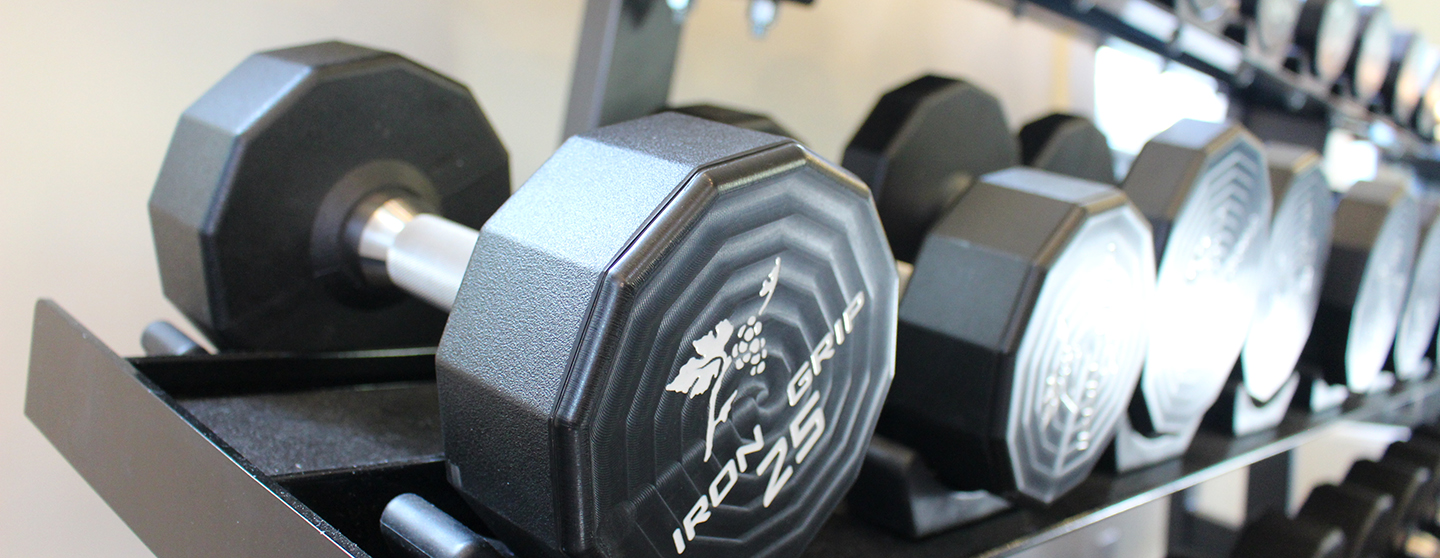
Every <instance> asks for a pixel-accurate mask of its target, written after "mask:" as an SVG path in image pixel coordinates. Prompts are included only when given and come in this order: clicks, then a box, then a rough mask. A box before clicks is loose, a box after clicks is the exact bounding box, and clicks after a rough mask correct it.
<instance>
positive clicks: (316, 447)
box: [26, 0, 1440, 558]
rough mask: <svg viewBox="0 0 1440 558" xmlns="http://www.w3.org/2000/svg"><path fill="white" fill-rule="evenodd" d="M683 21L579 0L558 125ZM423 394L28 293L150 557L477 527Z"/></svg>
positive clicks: (1261, 456)
mask: <svg viewBox="0 0 1440 558" xmlns="http://www.w3.org/2000/svg"><path fill="white" fill-rule="evenodd" d="M990 1H992V2H996V3H1000V4H1002V5H1006V6H1009V7H1012V8H1014V9H1015V10H1016V12H1017V14H1019V13H1025V14H1033V15H1035V16H1036V17H1037V18H1038V19H1041V20H1043V21H1047V22H1054V23H1055V24H1056V25H1060V26H1065V27H1067V28H1080V29H1088V30H1090V31H1093V32H1095V33H1098V34H1110V35H1115V36H1118V37H1121V38H1125V39H1127V40H1131V41H1132V42H1135V43H1137V44H1140V45H1141V46H1143V47H1145V48H1149V49H1151V50H1155V51H1156V52H1161V53H1162V54H1165V55H1167V56H1170V57H1171V58H1172V59H1174V60H1175V61H1177V62H1178V63H1181V64H1185V65H1189V66H1192V67H1196V68H1199V69H1201V70H1202V71H1205V72H1206V73H1209V74H1211V75H1214V76H1217V77H1218V78H1221V83H1223V84H1226V85H1228V86H1230V87H1233V88H1236V90H1237V91H1240V92H1242V93H1243V95H1242V98H1243V100H1244V101H1245V102H1244V103H1242V105H1244V106H1246V107H1248V108H1247V109H1245V113H1246V115H1254V114H1262V113H1263V114H1271V115H1272V116H1273V115H1280V116H1281V117H1283V118H1281V121H1282V123H1283V124H1284V126H1287V127H1290V128H1292V129H1299V130H1318V131H1321V132H1323V131H1324V130H1327V129H1328V128H1329V127H1332V126H1336V125H1339V126H1344V127H1346V128H1349V129H1352V130H1355V131H1357V132H1363V133H1365V134H1368V133H1369V126H1370V125H1371V124H1372V123H1374V122H1381V123H1386V124H1389V125H1390V126H1391V127H1392V128H1395V129H1397V130H1399V128H1398V127H1396V126H1394V124H1393V122H1388V121H1387V120H1385V119H1384V117H1382V116H1378V115H1374V114H1371V113H1369V112H1368V111H1366V110H1364V108H1363V107H1359V106H1358V105H1357V104H1355V103H1352V102H1348V101H1344V100H1343V99H1337V98H1334V97H1333V96H1331V95H1329V93H1328V91H1324V90H1323V88H1319V87H1318V86H1316V85H1315V84H1309V83H1306V82H1305V81H1304V80H1303V79H1302V78H1300V77H1299V76H1295V75H1294V74H1293V73H1289V72H1287V71H1285V70H1283V69H1264V68H1257V67H1253V66H1251V65H1250V64H1249V63H1248V62H1246V61H1245V60H1244V59H1243V54H1240V51H1239V50H1238V47H1237V46H1236V45H1234V43H1233V42H1229V43H1228V44H1227V42H1228V39H1224V38H1221V37H1213V36H1211V37H1210V39H1212V40H1211V41H1205V40H1200V41H1199V42H1198V43H1197V42H1196V41H1195V40H1194V39H1193V38H1192V39H1189V40H1181V37H1183V36H1184V34H1185V33H1191V31H1190V30H1184V31H1181V29H1182V26H1180V25H1179V24H1178V23H1177V24H1176V28H1175V30H1174V31H1171V32H1170V33H1171V34H1172V36H1163V35H1164V33H1157V32H1156V30H1155V29H1144V28H1141V27H1137V26H1135V25H1133V24H1131V23H1128V22H1126V21H1125V20H1123V19H1122V18H1120V17H1118V16H1117V15H1116V13H1117V12H1113V11H1107V10H1108V9H1109V8H1104V9H1102V8H1100V7H1092V8H1089V9H1084V10H1082V9H1079V8H1076V7H1075V5H1076V3H1075V2H1070V1H1068V0H990ZM1128 1H1129V2H1131V3H1134V2H1144V0H1128ZM1122 3H1123V2H1122ZM1111 4H1113V2H1112V3H1111ZM1145 4H1146V5H1148V6H1150V7H1151V8H1155V6H1154V5H1153V4H1149V3H1145ZM1106 5H1107V6H1108V5H1110V4H1106ZM1031 6H1038V7H1040V8H1043V9H1039V10H1031V9H1029V7H1031ZM1155 9H1159V8H1155ZM1161 11H1162V12H1164V10H1163V9H1162V10H1161ZM1167 13H1168V12H1167ZM1057 15H1058V16H1060V17H1055V16H1057ZM1170 17H1171V18H1173V17H1174V16H1173V14H1171V16H1170ZM1077 26H1078V27H1077ZM681 27H682V22H681V21H678V20H676V19H674V18H672V17H671V16H670V14H668V13H667V10H666V9H665V5H664V3H663V2H659V0H639V1H637V0H589V2H588V3H587V9H586V15H585V23H584V28H583V31H582V37H581V44H580V53H579V56H578V57H577V64H576V74H575V80H574V83H573V90H572V96H571V103H570V113H569V115H568V117H567V121H566V134H567V135H569V134H571V133H575V132H578V131H582V130H585V129H589V128H593V127H595V126H598V125H601V124H606V123H611V122H617V121H621V120H625V119H629V118H633V117H637V116H641V115H644V114H648V113H650V112H653V111H654V110H657V109H659V108H661V107H663V106H665V103H666V101H667V97H668V93H669V87H670V80H671V75H672V72H673V67H674V62H675V56H676V52H677V48H678V42H679V36H680V30H681ZM1162 31H1163V29H1162ZM1192 37H1193V36H1192ZM1196 45H1200V46H1198V47H1197V46H1196ZM1206 45H1208V47H1207V46H1206ZM1216 45H1219V46H1218V47H1217V46H1216ZM1207 48H1208V50H1207ZM1217 48H1218V50H1216V49H1217ZM1227 49H1228V50H1227ZM1231 51H1234V52H1233V53H1231ZM1217 53H1218V54H1217ZM1226 53H1231V54H1233V56H1234V57H1237V58H1235V59H1236V60H1238V62H1236V63H1235V64H1234V65H1231V64H1230V63H1229V62H1228V61H1230V60H1232V58H1228V57H1227V56H1231V54H1226ZM1297 99H1298V100H1297ZM1263 111H1268V112H1263ZM1247 120H1248V119H1247ZM1252 125H1253V122H1252ZM1257 129H1258V131H1260V132H1261V135H1272V134H1266V133H1265V132H1266V129H1264V128H1261V127H1257ZM1279 129H1280V128H1279V127H1276V128H1272V129H1271V130H1272V131H1273V130H1279ZM1319 136H1323V133H1322V134H1319ZM1316 137H1318V136H1317V135H1316V134H1310V135H1308V136H1306V137H1305V138H1302V139H1301V140H1299V141H1301V142H1302V143H1313V141H1314V140H1315V138H1316ZM1397 137H1398V138H1399V140H1398V142H1397V144H1395V145H1392V146H1390V147H1389V149H1387V153H1389V154H1390V156H1392V157H1396V158H1409V159H1411V160H1412V161H1417V162H1419V163H1427V162H1429V163H1431V164H1433V161H1434V160H1435V156H1434V155H1433V150H1431V148H1430V147H1429V146H1427V145H1425V144H1424V143H1423V142H1421V141H1419V139H1418V138H1416V137H1414V136H1413V135H1411V134H1409V133H1408V132H1404V131H1403V130H1399V132H1398V134H1397ZM1292 141H1295V140H1294V139H1293V138H1292ZM1397 145H1398V147H1396V146H1397ZM1417 166H1419V165H1417ZM436 399H437V398H436V391H435V375H434V351H433V350H431V349H415V350H385V351H369V352H357V353H344V354H328V355H283V354H274V355H264V354H226V355H216V356H210V355H206V356H188V357H155V358H135V359H125V358H121V357H119V356H118V355H116V354H115V352H114V351H112V350H111V349H110V348H108V347H106V346H105V345H104V344H103V343H101V342H100V341H99V340H98V339H97V338H96V337H95V336H94V335H92V334H91V333H90V332H89V331H87V330H86V329H85V327H84V326H83V325H81V324H80V323H79V322H78V321H76V320H75V319H73V318H72V317H70V316H69V315H68V314H67V313H66V312H65V311H64V310H63V309H61V308H60V307H59V306H58V305H56V304H54V303H52V302H49V301H41V302H40V303H39V304H38V305H37V307H36V314H35V327H34V337H33V346H32V348H31V363H30V371H29V381H28V384H27V397H26V414H27V416H29V417H30V419H31V420H32V421H33V422H34V423H35V424H36V425H37V426H38V427H39V428H40V430H41V431H42V432H43V433H44V434H45V435H46V437H47V438H48V439H49V440H50V441H51V443H52V444H53V445H54V446H55V447H56V448H57V449H59V450H60V452H61V453H62V454H63V455H64V456H65V458H66V459H67V460H68V461H69V462H70V463H71V465H72V466H73V467H75V469H76V470H77V471H79V472H80V473H81V475H82V476H83V477H84V478H85V479H86V480H87V481H88V482H89V483H90V484H91V486H92V487H93V488H94V489H95V491H96V492H97V493H98V494H99V495H100V496H101V497H102V498H103V499H104V500H105V501H106V502H107V503H108V504H109V505H110V506H111V507H112V509H114V510H115V512H116V513H117V514H118V515H119V516H120V517H121V518H122V519H123V520H124V521H125V522H126V523H127V524H128V525H129V526H130V528H131V529H132V530H134V531H135V532H136V534H137V535H138V536H139V537H140V538H141V539H142V540H143V541H144V542H145V543H146V544H147V545H148V546H149V547H150V549H151V550H152V551H154V552H155V553H156V554H157V555H158V556H161V557H163V558H169V557H180V556H252V557H267V556H275V557H279V556H300V557H305V558H322V557H335V558H340V557H357V558H358V557H364V556H373V557H385V556H391V554H390V552H389V550H388V549H387V548H386V546H385V544H384V542H383V541H382V540H381V535H380V532H379V528H378V527H379V526H378V520H377V519H378V517H379V515H380V510H381V509H382V508H383V507H384V505H385V503H386V502H388V501H389V499H390V498H392V497H393V496H395V495H398V494H400V493H404V492H413V493H416V494H419V495H420V496H422V497H424V498H426V499H427V500H429V501H430V502H432V503H434V504H435V505H437V506H438V507H440V508H441V509H443V510H444V511H445V512H447V513H449V514H451V515H453V516H454V517H456V518H457V519H459V520H460V521H461V522H463V523H465V524H467V525H468V526H470V527H471V528H473V529H476V530H477V531H481V532H484V531H483V526H482V525H481V523H480V522H479V520H478V518H476V517H475V515H474V514H473V513H472V512H471V511H470V510H469V508H468V506H466V505H465V503H464V502H462V501H461V499H460V497H459V495H458V494H457V493H456V492H454V491H453V490H452V489H451V488H450V485H449V484H448V482H446V479H445V475H446V471H445V464H444V455H443V448H442V444H441V437H440V425H439V413H438V407H437V403H436ZM1437 416H1440V380H1428V381H1425V382H1422V383H1415V384H1408V385H1401V386H1398V387H1396V388H1395V389H1394V390H1391V391H1389V392H1385V393H1378V394H1372V395H1368V396H1364V397H1352V398H1351V399H1350V400H1349V401H1347V402H1346V403H1345V405H1344V406H1343V407H1342V408H1340V409H1337V410H1335V411H1332V412H1330V413H1326V414H1322V415H1311V414H1307V413H1301V412H1293V411H1292V412H1291V413H1290V414H1289V415H1288V416H1287V418H1286V419H1285V421H1284V422H1283V423H1282V424H1281V425H1280V426H1279V427H1278V428H1277V429H1275V430H1271V431H1267V432H1262V433H1258V434H1254V435H1251V436H1247V437H1243V438H1233V437H1230V436H1227V435H1222V434H1217V433H1212V432H1208V431H1203V430H1202V432H1201V433H1200V435H1199V436H1198V437H1197V438H1196V440H1195V442H1194V444H1193V445H1192V447H1191V448H1190V450H1189V452H1188V453H1187V454H1186V455H1185V457H1184V458H1183V459H1181V460H1177V461H1173V462H1169V463H1165V464H1161V465H1157V466H1154V467H1150V468H1147V469H1143V470H1140V471H1136V472H1133V473H1129V474H1125V475H1118V476H1117V475H1114V474H1110V473H1104V472H1097V473H1096V474H1095V475H1094V476H1092V478H1090V479H1089V480H1087V481H1086V482H1085V483H1084V484H1082V485H1081V486H1080V487H1079V488H1078V489H1076V490H1075V491H1073V492H1072V493H1070V494H1069V495H1067V496H1065V497H1064V498H1062V499H1061V500H1059V501H1058V502H1056V503H1055V504H1053V505H1052V506H1049V507H1047V508H1029V507H1018V508H1016V509H1013V510H1010V511H1006V512H1002V513H1000V514H997V515H995V516H992V517H990V518H988V519H985V520H982V521H980V522H978V523H975V524H971V525H968V526H965V527H962V528H959V529H956V530H952V531H949V532H946V533H943V534H940V535H938V536H935V537H931V538H927V539H924V540H921V541H910V540H906V539H903V538H899V537H896V536H893V535H890V534H888V533H887V532H885V531H882V530H880V529H878V528H876V527H873V526H870V525H868V524H866V523H863V522H861V521H859V520H858V519H856V518H854V517H852V516H850V515H849V514H848V513H847V512H846V511H845V510H844V509H843V507H842V509H841V510H840V511H838V512H837V513H836V514H835V515H834V516H833V517H832V518H831V520H830V521H829V522H828V524H827V525H826V526H825V527H824V529H823V530H822V532H821V533H820V535H819V537H818V538H817V540H816V541H815V542H814V544H813V545H812V546H811V548H810V550H809V555H813V556H842V557H843V556H882V557H883V556H947V557H949V556H954V557H963V556H1005V555H1011V554H1015V553H1018V552H1021V551H1023V550H1026V549H1030V548H1035V547H1037V546H1040V545H1043V544H1044V543H1046V542H1049V541H1052V540H1055V539H1057V538H1058V537H1061V536H1062V535H1064V534H1066V533H1070V532H1073V531H1075V530H1076V529H1079V528H1082V527H1084V526H1087V525H1092V524H1095V523H1098V522H1100V521H1102V520H1105V519H1107V518H1109V517H1113V516H1115V515H1117V514H1120V513H1122V512H1125V511H1127V510H1131V509H1134V508H1136V507H1139V506H1141V505H1144V504H1147V503H1150V502H1155V501H1158V500H1160V499H1163V498H1165V497H1167V496H1171V495H1175V494H1180V493H1183V491H1185V490H1186V489H1189V488H1191V487H1194V486H1196V485H1198V484H1200V483H1203V482H1205V481H1207V480H1210V479H1213V478H1215V477H1217V476H1219V475H1221V474H1224V473H1226V472H1230V471H1234V470H1238V469H1241V468H1244V467H1246V466H1251V465H1253V464H1267V463H1268V464H1274V463H1282V464H1287V465H1288V462H1284V461H1281V460H1283V459H1284V456H1286V455H1287V453H1288V452H1289V451H1290V450H1292V449H1294V448H1295V447H1297V446H1299V445H1301V444H1303V443H1305V442H1307V441H1309V440H1311V439H1313V438H1315V437H1317V436H1320V435H1321V434H1322V433H1323V432H1325V431H1326V430H1327V429H1328V428H1329V427H1331V426H1333V425H1334V424H1336V423H1338V422H1340V421H1343V420H1371V421H1382V422H1390V423H1395V424H1402V425H1413V424H1417V423H1420V422H1425V421H1429V420H1433V419H1435V418H1436V417H1437ZM1263 468H1265V469H1267V470H1273V469H1275V467H1273V466H1265V467H1263ZM1285 470H1286V471H1288V466H1287V467H1285ZM1191 527H1193V525H1192V526H1191ZM1189 528H1190V527H1187V529H1189ZM1174 533H1175V529H1173V528H1172V542H1174V541H1173V538H1174V537H1175V536H1176V535H1175V534H1174Z"/></svg>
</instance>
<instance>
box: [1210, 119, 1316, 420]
mask: <svg viewBox="0 0 1440 558" xmlns="http://www.w3.org/2000/svg"><path fill="white" fill-rule="evenodd" d="M1265 155H1266V160H1267V161H1268V164H1269V173H1270V188H1271V192H1272V193H1273V198H1274V200H1275V215H1274V218H1273V219H1272V220H1271V223H1270V243H1269V246H1268V247H1267V249H1266V252H1265V256H1264V260H1265V271H1264V279H1263V281H1264V284H1263V286H1262V288H1261V290H1260V292H1261V297H1260V299H1259V302H1258V303H1257V304H1258V305H1257V310H1256V312H1255V320H1254V322H1252V323H1251V325H1250V333H1249V336H1248V337H1247V338H1246V340H1245V348H1244V349H1243V350H1242V351H1241V353H1240V359H1239V360H1238V361H1236V363H1235V370H1236V372H1237V373H1238V374H1239V376H1240V378H1241V380H1242V385H1243V386H1244V389H1245V392H1246V393H1247V394H1248V395H1249V396H1250V397H1251V398H1252V399H1253V400H1254V401H1256V402H1259V403H1262V404H1263V403H1265V402H1268V401H1270V400H1271V399H1272V398H1273V397H1275V395H1276V394H1278V393H1279V392H1280V390H1281V388H1282V387H1284V386H1285V384H1286V382H1287V380H1289V378H1290V377H1291V376H1292V374H1293V372H1294V370H1295V365H1296V363H1297V362H1299V360H1300V353H1301V351H1302V350H1303V349H1304V348H1305V341H1306V340H1307V339H1308V338H1309V337H1310V330H1311V326H1312V325H1313V324H1314V322H1315V311H1316V308H1317V307H1318V306H1319V304H1320V284H1321V281H1322V279H1323V276H1322V274H1323V272H1324V270H1325V262H1326V260H1327V258H1328V257H1329V255H1330V235H1331V229H1332V228H1333V226H1334V205H1335V204H1334V195H1333V194H1332V193H1331V191H1330V183H1329V181H1328V180H1326V178H1325V174H1324V173H1323V172H1322V171H1321V168H1320V155H1319V154H1318V153H1316V152H1315V151H1314V150H1311V149H1306V148H1301V147H1297V146H1291V145H1284V144H1270V145H1267V146H1266V149H1265Z"/></svg>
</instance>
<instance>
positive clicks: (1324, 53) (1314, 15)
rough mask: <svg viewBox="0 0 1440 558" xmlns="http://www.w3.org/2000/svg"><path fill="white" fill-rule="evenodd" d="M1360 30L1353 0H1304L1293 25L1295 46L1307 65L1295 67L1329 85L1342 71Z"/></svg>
mask: <svg viewBox="0 0 1440 558" xmlns="http://www.w3.org/2000/svg"><path fill="white" fill-rule="evenodd" d="M1359 31H1360V8H1359V6H1357V5H1356V4H1355V0H1306V1H1305V6H1304V7H1303V8H1301V10H1300V21H1299V23H1297V24H1296V27H1295V46H1297V47H1299V50H1300V51H1301V53H1302V58H1303V59H1304V61H1305V62H1306V66H1305V67H1304V68H1296V69H1297V70H1303V72H1304V73H1306V74H1309V75H1312V76H1315V77H1316V78H1317V79H1319V80H1320V83H1322V84H1324V85H1325V86H1326V87H1329V86H1330V85H1331V84H1333V83H1335V80H1337V79H1339V78H1340V74H1341V73H1343V72H1344V71H1345V65H1346V63H1347V62H1348V61H1349V60H1350V52H1351V50H1352V49H1353V48H1354V45H1355V37H1356V35H1357V34H1358V33H1359Z"/></svg>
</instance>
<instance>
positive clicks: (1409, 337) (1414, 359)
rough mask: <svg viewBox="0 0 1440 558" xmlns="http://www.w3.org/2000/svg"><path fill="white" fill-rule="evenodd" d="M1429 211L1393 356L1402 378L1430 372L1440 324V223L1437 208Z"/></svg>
mask: <svg viewBox="0 0 1440 558" xmlns="http://www.w3.org/2000/svg"><path fill="white" fill-rule="evenodd" d="M1426 213H1429V215H1426V216H1423V217H1422V221H1424V223H1425V224H1424V226H1423V227H1422V235H1421V239H1420V247H1419V250H1418V251H1417V252H1416V255H1415V268H1414V270H1413V271H1411V273H1410V288H1409V290H1408V291H1407V292H1406V294H1405V307H1404V309H1403V310H1402V311H1401V312H1400V325H1399V326H1398V327H1397V328H1396V330H1395V350H1394V352H1393V353H1392V356H1391V359H1392V360H1393V364H1394V365H1395V366H1394V371H1395V376H1396V377H1397V378H1399V379H1401V380H1414V379H1418V378H1420V377H1422V376H1424V375H1426V374H1427V373H1429V372H1430V370H1431V368H1432V367H1433V363H1427V362H1426V360H1425V356H1426V354H1427V353H1430V351H1431V350H1432V349H1433V347H1434V346H1435V341H1436V326H1437V324H1440V227H1436V226H1435V223H1436V221H1437V219H1436V208H1435V207H1428V208H1426Z"/></svg>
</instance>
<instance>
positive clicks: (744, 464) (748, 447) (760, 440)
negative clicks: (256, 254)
mask: <svg viewBox="0 0 1440 558" xmlns="http://www.w3.org/2000/svg"><path fill="white" fill-rule="evenodd" d="M762 449H765V433H764V432H761V431H760V425H758V424H757V425H755V441H754V442H750V443H748V444H745V445H742V446H740V448H739V449H737V450H735V460H736V461H738V462H740V472H741V473H744V472H745V470H746V469H749V468H750V462H749V461H747V460H746V459H745V456H747V455H750V454H752V453H755V452H757V451H760V450H762Z"/></svg>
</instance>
